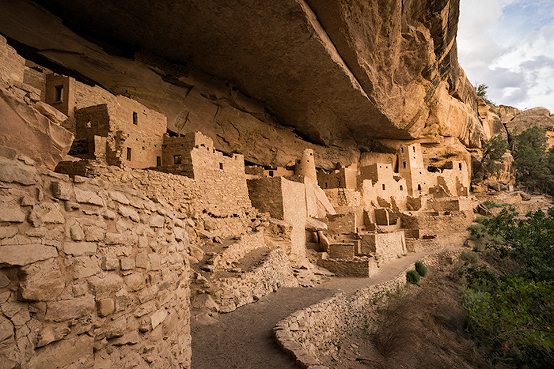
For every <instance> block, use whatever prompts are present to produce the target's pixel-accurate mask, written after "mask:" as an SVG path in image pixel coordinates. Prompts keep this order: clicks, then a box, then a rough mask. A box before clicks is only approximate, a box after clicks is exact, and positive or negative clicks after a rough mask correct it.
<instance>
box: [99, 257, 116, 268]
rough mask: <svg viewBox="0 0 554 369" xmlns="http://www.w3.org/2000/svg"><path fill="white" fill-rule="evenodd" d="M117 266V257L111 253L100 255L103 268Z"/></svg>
mask: <svg viewBox="0 0 554 369" xmlns="http://www.w3.org/2000/svg"><path fill="white" fill-rule="evenodd" d="M118 266H119V259H118V258H116V257H115V256H113V255H106V256H103V257H102V269H103V270H116V269H117V267H118Z"/></svg>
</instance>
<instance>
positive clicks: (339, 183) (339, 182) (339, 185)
mask: <svg viewBox="0 0 554 369" xmlns="http://www.w3.org/2000/svg"><path fill="white" fill-rule="evenodd" d="M339 187H340V179H339Z"/></svg>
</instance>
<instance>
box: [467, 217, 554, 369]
mask: <svg viewBox="0 0 554 369" xmlns="http://www.w3.org/2000/svg"><path fill="white" fill-rule="evenodd" d="M482 224H483V225H484V226H485V228H486V231H487V233H488V234H490V235H491V236H493V238H491V239H494V240H496V241H495V243H494V244H492V245H489V247H491V248H493V249H495V250H496V251H497V254H498V256H499V257H500V258H508V259H510V260H512V262H513V264H514V265H516V266H517V267H516V268H513V269H505V270H504V271H503V273H502V274H500V275H498V276H496V275H494V274H493V273H492V272H491V271H489V270H488V268H487V267H486V265H480V266H476V267H473V266H472V267H467V266H465V267H464V268H462V270H461V271H460V274H461V275H463V276H464V278H465V281H466V286H467V288H466V290H465V292H464V309H465V311H466V314H467V322H468V332H469V333H470V334H471V335H472V337H473V338H474V339H475V340H476V341H477V343H478V344H481V345H483V346H485V347H487V348H488V349H489V355H490V358H491V360H492V361H493V363H499V362H501V363H502V364H504V365H507V366H509V367H514V368H552V367H554V299H553V298H552V296H553V295H554V252H553V249H552V245H554V208H550V209H548V211H547V213H546V214H545V213H544V212H542V211H541V210H538V211H536V212H530V213H528V214H527V215H526V217H525V218H521V217H519V215H518V213H517V212H516V211H515V210H514V208H510V209H503V210H502V212H501V213H500V214H499V215H497V216H495V217H493V218H491V219H489V220H486V221H483V222H482Z"/></svg>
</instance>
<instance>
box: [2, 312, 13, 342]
mask: <svg viewBox="0 0 554 369" xmlns="http://www.w3.org/2000/svg"><path fill="white" fill-rule="evenodd" d="M13 335H14V327H13V324H12V322H11V321H10V320H9V319H6V318H5V317H4V316H3V315H0V342H2V341H4V340H5V339H7V338H10V337H13Z"/></svg>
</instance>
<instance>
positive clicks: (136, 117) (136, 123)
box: [133, 112, 138, 126]
mask: <svg viewBox="0 0 554 369" xmlns="http://www.w3.org/2000/svg"><path fill="white" fill-rule="evenodd" d="M133 124H134V125H135V126H136V125H138V114H137V113H136V112H133Z"/></svg>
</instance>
